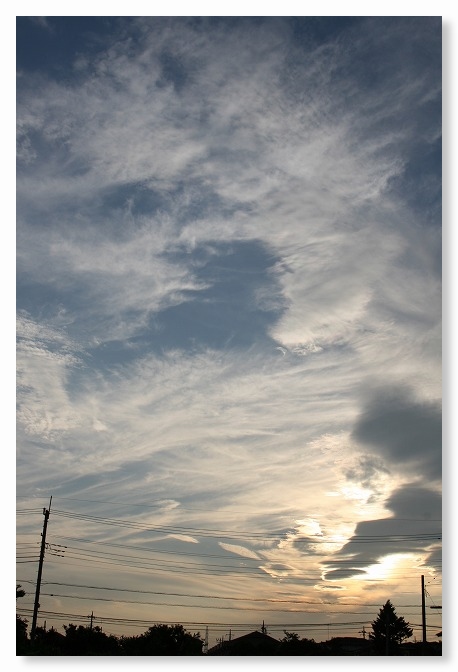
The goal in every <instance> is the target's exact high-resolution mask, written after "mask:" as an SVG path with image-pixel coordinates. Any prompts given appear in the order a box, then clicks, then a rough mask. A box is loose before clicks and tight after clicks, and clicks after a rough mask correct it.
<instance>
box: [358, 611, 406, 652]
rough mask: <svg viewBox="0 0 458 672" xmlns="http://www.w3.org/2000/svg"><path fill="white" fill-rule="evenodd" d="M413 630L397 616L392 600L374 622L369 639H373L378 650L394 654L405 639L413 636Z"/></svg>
mask: <svg viewBox="0 0 458 672" xmlns="http://www.w3.org/2000/svg"><path fill="white" fill-rule="evenodd" d="M412 633H413V630H412V628H411V627H410V626H409V624H408V623H406V621H405V620H404V619H403V618H402V616H397V614H396V610H395V608H394V606H393V605H392V604H391V602H390V600H387V602H386V603H385V604H384V605H383V607H381V609H380V610H379V613H378V616H377V618H376V619H375V621H373V622H372V632H370V633H369V639H372V640H373V642H374V644H375V645H376V647H377V649H379V650H383V649H384V650H385V651H386V652H390V651H391V652H392V651H393V650H394V649H396V647H397V645H398V644H401V643H402V642H403V641H404V639H408V638H409V637H411V636H412Z"/></svg>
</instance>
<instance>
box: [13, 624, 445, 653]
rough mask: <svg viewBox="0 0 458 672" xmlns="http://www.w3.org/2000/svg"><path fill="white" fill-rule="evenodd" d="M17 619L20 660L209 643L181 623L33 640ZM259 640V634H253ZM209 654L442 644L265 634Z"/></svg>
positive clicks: (191, 648) (196, 648)
mask: <svg viewBox="0 0 458 672" xmlns="http://www.w3.org/2000/svg"><path fill="white" fill-rule="evenodd" d="M23 622H24V621H23V620H22V619H20V618H18V619H17V640H16V654H17V655H18V656H201V655H205V654H204V641H203V639H202V638H201V636H200V634H199V633H197V634H191V633H190V632H187V631H186V630H185V629H184V627H183V626H182V625H154V626H151V627H150V628H148V630H147V631H146V632H144V633H143V634H141V635H134V636H120V637H116V636H115V635H107V634H105V633H104V632H102V630H101V628H100V627H98V626H95V627H92V628H91V627H89V626H83V625H78V626H76V625H74V624H72V623H70V624H69V625H64V626H63V628H64V633H65V634H62V633H60V632H57V630H54V629H53V628H51V629H50V630H45V629H44V628H41V627H38V628H37V629H36V631H35V637H34V639H33V641H32V640H31V639H30V637H29V636H28V635H27V629H26V627H25V628H24V627H23V626H22V625H21V623H23ZM252 634H256V635H258V637H260V633H252ZM207 655H219V656H234V655H235V656H252V655H256V656H259V655H261V656H266V655H267V656H272V655H273V656H380V655H390V656H409V655H410V656H424V655H427V656H440V655H442V646H441V643H440V642H429V643H427V644H426V645H423V644H422V643H421V642H418V643H403V644H399V643H395V642H394V643H393V644H392V645H390V648H389V651H387V650H386V647H385V648H383V646H380V644H379V642H377V641H375V640H371V639H363V638H358V637H335V638H332V639H330V640H328V641H326V642H321V643H317V642H315V641H314V640H313V639H306V638H303V639H301V638H300V637H299V635H298V634H297V633H290V632H285V636H284V637H283V638H282V639H280V640H279V641H277V640H273V638H270V637H268V636H266V639H265V642H262V640H261V641H259V639H258V638H256V641H255V644H254V640H253V639H252V638H250V635H248V636H245V637H241V638H238V639H233V640H232V641H226V642H222V643H221V644H219V645H217V646H215V647H213V648H212V649H210V650H209V651H208V654H207Z"/></svg>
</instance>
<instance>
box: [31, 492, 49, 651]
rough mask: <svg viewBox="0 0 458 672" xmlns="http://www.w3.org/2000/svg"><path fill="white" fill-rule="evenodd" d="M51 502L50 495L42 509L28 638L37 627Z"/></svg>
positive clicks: (33, 634)
mask: <svg viewBox="0 0 458 672" xmlns="http://www.w3.org/2000/svg"><path fill="white" fill-rule="evenodd" d="M51 502H52V497H51V499H50V500H49V509H43V515H44V517H45V520H44V523H43V532H42V533H41V550H40V560H39V562H38V576H37V587H36V590H35V603H34V605H33V618H32V627H31V629H30V639H33V638H34V637H35V631H36V629H37V616H38V609H39V607H40V602H39V600H40V588H41V574H42V572H43V560H44V558H45V547H46V530H47V528H48V520H49V512H50V511H51Z"/></svg>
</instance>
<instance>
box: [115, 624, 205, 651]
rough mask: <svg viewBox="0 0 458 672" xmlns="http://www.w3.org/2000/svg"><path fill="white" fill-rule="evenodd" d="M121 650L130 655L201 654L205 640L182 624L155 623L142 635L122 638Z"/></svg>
mask: <svg viewBox="0 0 458 672" xmlns="http://www.w3.org/2000/svg"><path fill="white" fill-rule="evenodd" d="M120 645H121V650H122V652H123V655H128V656H200V655H202V645H203V640H202V639H201V637H200V635H199V633H197V634H194V635H192V634H191V633H189V632H187V631H186V630H185V629H184V627H183V626H182V625H164V624H158V625H153V626H151V627H150V628H148V630H147V631H146V632H145V633H143V634H142V635H138V636H134V637H122V638H121V642H120Z"/></svg>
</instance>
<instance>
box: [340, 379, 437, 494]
mask: <svg viewBox="0 0 458 672" xmlns="http://www.w3.org/2000/svg"><path fill="white" fill-rule="evenodd" d="M353 438H354V439H355V440H356V441H358V442H359V443H361V444H365V445H366V446H370V447H372V448H373V449H375V450H376V452H377V455H378V456H379V457H381V458H383V459H384V460H386V462H387V463H388V465H390V466H393V467H396V468H401V469H404V468H406V467H408V468H409V470H411V473H415V474H421V475H422V477H423V478H424V479H425V481H426V482H429V481H430V480H431V479H432V480H440V478H441V472H442V457H441V450H442V414H441V408H440V406H439V405H438V404H433V403H429V402H420V401H416V400H415V399H414V398H413V397H412V395H411V394H410V392H409V391H408V390H406V389H402V388H390V387H384V388H379V389H378V390H375V391H374V392H373V393H372V394H371V395H370V396H369V398H368V400H367V401H366V402H365V404H364V407H363V410H362V413H361V415H360V418H359V420H358V422H357V423H356V426H355V428H354V430H353Z"/></svg>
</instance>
